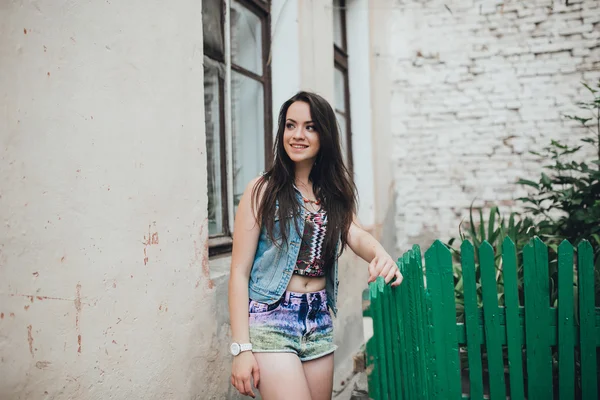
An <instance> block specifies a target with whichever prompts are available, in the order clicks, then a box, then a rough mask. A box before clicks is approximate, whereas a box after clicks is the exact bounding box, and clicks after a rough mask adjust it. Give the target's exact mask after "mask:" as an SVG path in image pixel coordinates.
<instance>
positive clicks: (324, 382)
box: [302, 353, 333, 400]
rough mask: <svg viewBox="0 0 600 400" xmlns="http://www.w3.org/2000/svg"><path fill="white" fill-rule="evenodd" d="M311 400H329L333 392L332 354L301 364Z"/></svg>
mask: <svg viewBox="0 0 600 400" xmlns="http://www.w3.org/2000/svg"><path fill="white" fill-rule="evenodd" d="M302 366H303V367H304V375H305V376H306V380H307V381H308V387H309V388H310V394H311V397H312V400H331V393H332V392H333V353H331V354H328V355H326V356H324V357H321V358H317V359H316V360H311V361H306V362H303V363H302Z"/></svg>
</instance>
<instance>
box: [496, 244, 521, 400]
mask: <svg viewBox="0 0 600 400" xmlns="http://www.w3.org/2000/svg"><path fill="white" fill-rule="evenodd" d="M502 270H503V274H504V305H505V312H506V345H507V347H508V371H509V379H510V398H511V400H523V399H525V388H524V385H523V351H522V348H523V341H522V340H521V335H520V333H521V322H520V320H519V292H518V284H517V282H518V277H517V253H516V248H515V244H514V243H513V241H512V240H511V239H510V238H509V237H506V238H505V239H504V242H503V244H502Z"/></svg>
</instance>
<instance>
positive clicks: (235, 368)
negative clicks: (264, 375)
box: [231, 351, 260, 398]
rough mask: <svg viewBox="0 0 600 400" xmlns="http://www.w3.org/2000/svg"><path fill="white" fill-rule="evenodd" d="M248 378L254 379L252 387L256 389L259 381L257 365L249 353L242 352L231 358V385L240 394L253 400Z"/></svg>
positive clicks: (250, 383)
mask: <svg viewBox="0 0 600 400" xmlns="http://www.w3.org/2000/svg"><path fill="white" fill-rule="evenodd" d="M250 377H252V378H253V379H254V387H256V388H257V389H258V383H259V380H260V375H259V372H258V363H257V362H256V358H254V354H252V352H251V351H244V352H242V353H240V354H238V355H237V356H235V357H234V358H233V365H232V367H231V384H232V385H233V386H235V388H236V389H237V390H238V391H239V392H240V393H241V394H243V395H245V396H250V397H252V398H254V397H256V396H255V395H254V392H253V391H252V382H251V381H250Z"/></svg>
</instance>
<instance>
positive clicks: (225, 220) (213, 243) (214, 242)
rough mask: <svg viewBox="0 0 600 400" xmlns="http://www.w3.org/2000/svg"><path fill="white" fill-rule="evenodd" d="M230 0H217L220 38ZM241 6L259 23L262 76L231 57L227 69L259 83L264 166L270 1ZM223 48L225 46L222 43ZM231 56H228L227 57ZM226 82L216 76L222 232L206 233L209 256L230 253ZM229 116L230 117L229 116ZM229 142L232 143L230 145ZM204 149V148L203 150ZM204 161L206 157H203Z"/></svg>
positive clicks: (268, 158) (269, 139) (269, 142)
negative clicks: (219, 8) (261, 97)
mask: <svg viewBox="0 0 600 400" xmlns="http://www.w3.org/2000/svg"><path fill="white" fill-rule="evenodd" d="M232 1H234V0H230V1H229V2H227V3H226V2H225V0H222V1H221V6H222V9H221V10H222V12H221V17H222V18H223V23H222V24H221V26H222V36H223V38H224V39H223V40H227V39H226V38H227V37H229V36H226V35H225V30H226V29H231V26H229V25H228V26H226V23H225V22H226V21H225V12H230V10H225V6H226V4H230V3H231V2H232ZM235 1H236V2H237V3H239V4H240V5H241V6H243V7H244V8H246V9H247V10H248V11H250V12H252V13H253V14H254V15H256V16H257V17H258V18H259V19H260V21H261V25H262V32H261V34H262V35H261V36H262V38H261V48H262V76H260V75H257V74H256V73H253V72H251V71H248V70H246V69H245V68H243V67H241V66H239V65H236V64H235V63H234V62H233V60H231V64H230V65H231V70H232V71H235V72H237V73H239V74H242V75H244V76H246V77H248V78H250V79H253V80H255V81H258V82H260V83H261V84H262V88H263V94H264V95H263V99H264V104H263V110H264V111H263V117H264V125H263V126H264V143H265V159H264V163H265V167H266V166H268V165H270V164H271V163H272V161H273V154H272V148H273V134H272V129H273V127H272V125H273V123H272V84H271V66H270V61H269V55H270V50H271V12H270V9H271V1H270V0H235ZM225 47H227V46H225ZM203 51H204V55H205V56H206V57H208V58H210V59H212V60H214V61H217V62H220V63H222V64H225V58H226V55H225V54H224V55H223V57H219V56H218V55H216V54H215V53H214V52H211V51H210V49H207V48H205V49H204V50H203ZM230 59H231V57H230ZM226 83H227V82H225V79H224V78H219V110H220V112H219V119H220V131H219V135H220V157H221V158H220V164H221V165H220V170H221V208H222V216H223V217H222V224H223V232H222V233H219V234H216V235H210V234H209V237H208V254H209V257H212V256H216V255H222V254H227V253H231V249H232V245H233V221H231V220H230V210H229V208H230V198H233V193H229V188H230V187H231V186H230V184H229V183H230V180H232V179H233V176H229V174H228V168H227V163H228V161H229V160H228V159H229V157H230V156H231V155H230V154H228V150H227V148H228V145H227V143H228V142H229V141H231V140H232V138H228V137H227V129H226V125H227V126H231V124H232V121H227V120H226V107H227V106H226V97H225V96H226V95H228V94H227V93H226V90H225V87H226ZM229 95H231V94H229ZM230 117H231V116H230ZM232 145H233V144H232ZM207 152H208V149H207ZM207 161H208V157H207Z"/></svg>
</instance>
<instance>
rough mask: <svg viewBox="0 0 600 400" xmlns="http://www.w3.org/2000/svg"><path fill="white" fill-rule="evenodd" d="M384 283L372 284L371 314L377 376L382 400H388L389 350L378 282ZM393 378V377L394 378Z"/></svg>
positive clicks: (378, 279) (379, 280)
mask: <svg viewBox="0 0 600 400" xmlns="http://www.w3.org/2000/svg"><path fill="white" fill-rule="evenodd" d="M381 281H383V278H381V277H380V278H377V281H376V282H374V283H371V284H370V291H371V312H372V315H373V339H375V344H376V348H377V353H378V355H379V357H378V358H376V360H375V361H376V362H377V364H376V367H377V371H378V372H377V376H378V378H379V382H380V396H381V397H379V398H380V399H388V398H389V397H388V395H389V392H390V390H389V386H388V381H389V378H390V377H389V376H388V369H387V356H388V354H387V348H386V346H385V338H384V331H383V326H384V321H385V319H384V317H383V310H382V299H381V292H380V291H379V285H378V282H381ZM392 378H393V377H392Z"/></svg>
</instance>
